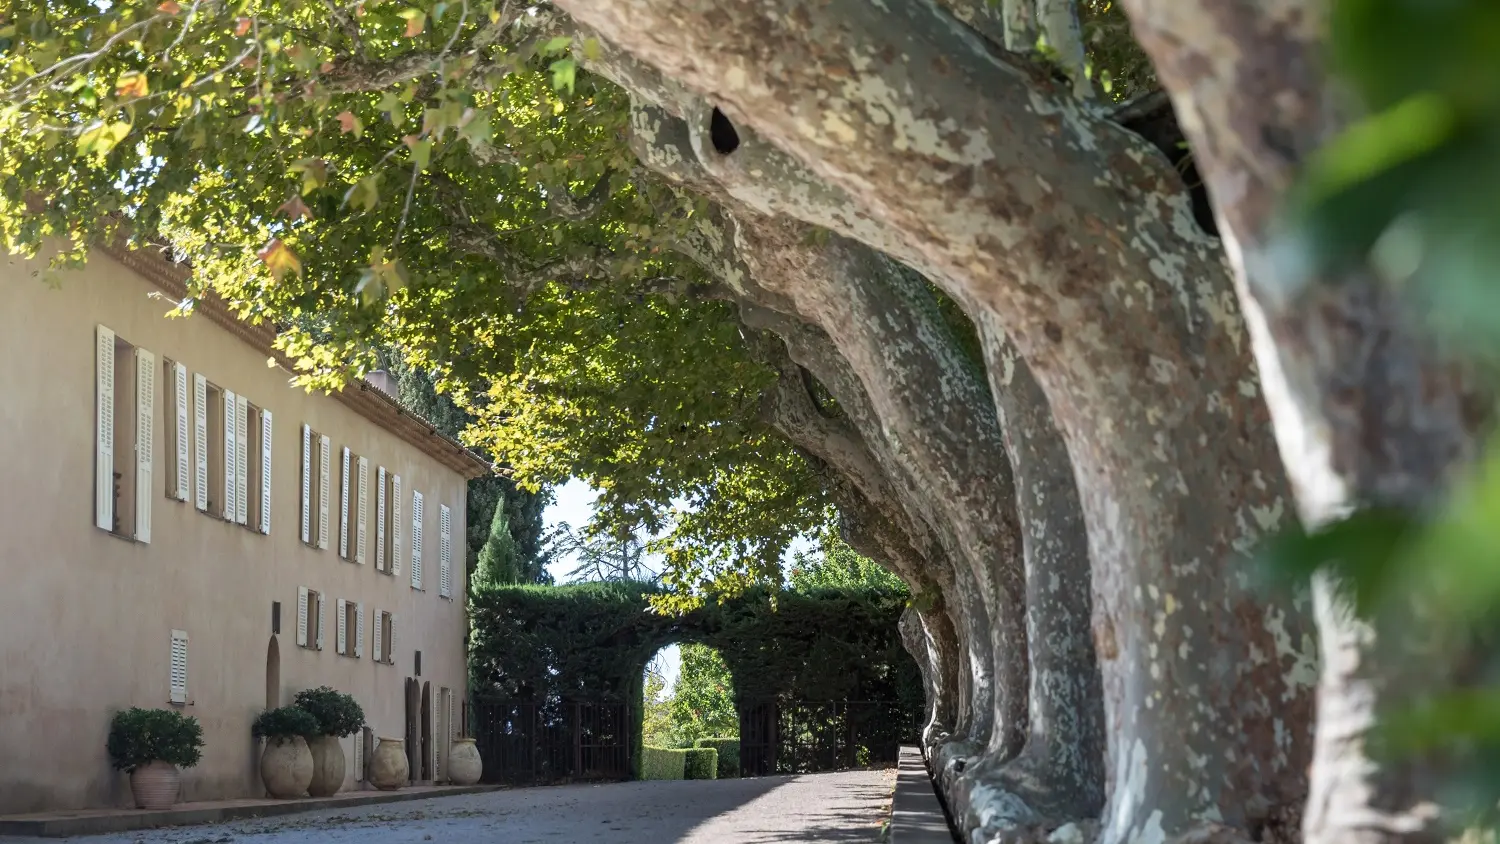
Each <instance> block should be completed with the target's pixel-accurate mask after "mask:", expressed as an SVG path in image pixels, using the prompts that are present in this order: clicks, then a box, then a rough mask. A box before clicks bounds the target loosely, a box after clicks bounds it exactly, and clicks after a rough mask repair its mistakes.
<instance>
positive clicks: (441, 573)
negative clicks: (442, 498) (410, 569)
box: [438, 504, 453, 598]
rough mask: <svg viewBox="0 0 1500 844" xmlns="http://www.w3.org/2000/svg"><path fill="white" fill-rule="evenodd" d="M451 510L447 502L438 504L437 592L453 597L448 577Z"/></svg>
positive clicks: (451, 562) (451, 556)
mask: <svg viewBox="0 0 1500 844" xmlns="http://www.w3.org/2000/svg"><path fill="white" fill-rule="evenodd" d="M452 537H453V511H452V510H449V509H448V505H447V504H440V505H438V594H439V595H441V596H443V597H444V598H451V597H453V592H452V589H451V586H450V581H449V578H450V577H452V575H451V573H450V572H451V571H452V568H453V545H452Z"/></svg>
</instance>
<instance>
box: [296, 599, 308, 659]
mask: <svg viewBox="0 0 1500 844" xmlns="http://www.w3.org/2000/svg"><path fill="white" fill-rule="evenodd" d="M297 645H298V647H303V648H305V647H307V587H306V586H298V587H297Z"/></svg>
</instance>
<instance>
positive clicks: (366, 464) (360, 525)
mask: <svg viewBox="0 0 1500 844" xmlns="http://www.w3.org/2000/svg"><path fill="white" fill-rule="evenodd" d="M369 490H370V461H369V458H365V457H361V458H359V492H358V493H357V494H355V496H354V507H355V513H356V516H355V519H354V562H356V563H359V564H360V565H364V563H365V535H366V533H367V531H366V526H367V524H368V523H369V518H368V517H367V516H368V512H369V509H370V493H369Z"/></svg>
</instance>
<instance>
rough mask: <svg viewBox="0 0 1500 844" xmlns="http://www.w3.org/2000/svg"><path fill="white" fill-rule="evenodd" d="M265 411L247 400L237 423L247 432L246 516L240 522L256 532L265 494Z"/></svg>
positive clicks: (258, 528)
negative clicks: (262, 498) (263, 420)
mask: <svg viewBox="0 0 1500 844" xmlns="http://www.w3.org/2000/svg"><path fill="white" fill-rule="evenodd" d="M263 413H265V411H264V410H262V409H261V408H259V407H256V406H255V405H253V404H251V403H249V402H246V403H245V414H244V417H243V418H242V419H239V420H238V422H237V424H239V425H241V426H243V427H242V428H241V430H242V431H244V432H245V435H244V437H243V438H242V439H243V441H244V444H245V458H244V460H243V461H240V462H243V464H244V465H243V468H244V472H245V477H244V479H243V481H242V482H241V484H240V489H241V490H243V491H244V495H245V506H244V507H243V508H242V510H243V512H244V514H245V518H244V519H243V520H242V521H241V522H240V524H243V525H244V526H245V527H247V528H249V529H250V530H253V531H255V532H256V533H261V532H262V531H261V529H260V517H261V497H262V496H263V495H265V483H264V478H265V465H266V464H265V460H264V455H263V452H264V449H263V441H262V438H263V437H264V436H265V427H264V425H263V422H262V414H263Z"/></svg>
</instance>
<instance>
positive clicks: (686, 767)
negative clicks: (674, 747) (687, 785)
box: [683, 747, 719, 780]
mask: <svg viewBox="0 0 1500 844" xmlns="http://www.w3.org/2000/svg"><path fill="white" fill-rule="evenodd" d="M683 753H685V754H686V756H685V758H684V760H683V776H684V777H685V778H686V779H690V780H715V779H718V778H719V777H718V774H719V751H717V750H715V749H713V748H712V747H690V748H688V749H687V750H685V751H683Z"/></svg>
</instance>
